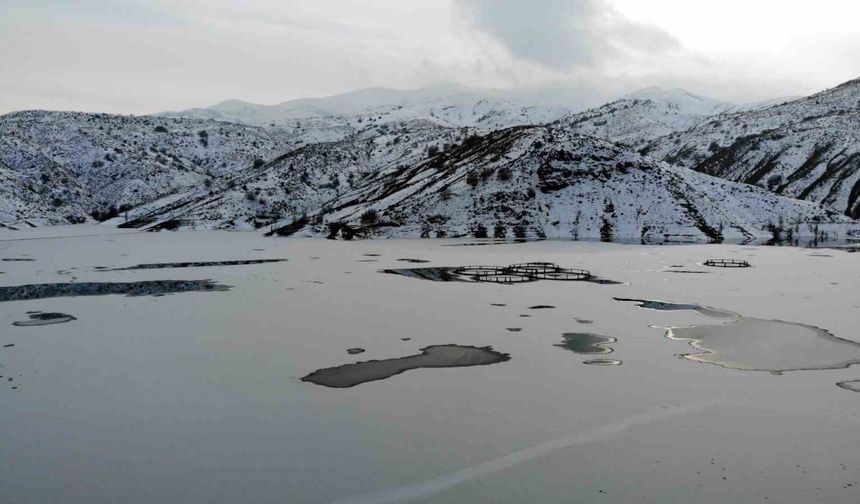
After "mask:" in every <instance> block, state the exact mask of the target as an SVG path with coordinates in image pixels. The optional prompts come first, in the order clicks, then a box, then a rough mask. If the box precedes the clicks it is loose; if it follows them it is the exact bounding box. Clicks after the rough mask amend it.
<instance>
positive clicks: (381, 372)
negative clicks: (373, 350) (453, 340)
mask: <svg viewBox="0 0 860 504" xmlns="http://www.w3.org/2000/svg"><path fill="white" fill-rule="evenodd" d="M510 358H511V357H510V355H508V354H505V353H501V352H496V351H494V350H493V349H492V348H491V347H473V346H462V345H434V346H428V347H425V348H422V349H421V353H420V354H418V355H409V356H406V357H399V358H396V359H385V360H373V361H366V362H357V363H355V364H345V365H343V366H337V367H332V368H326V369H320V370H318V371H314V372H313V373H311V374H309V375H307V376H305V377H303V378H302V381H306V382H310V383H316V384H317V385H323V386H325V387H332V388H348V387H354V386H356V385H360V384H362V383H366V382H369V381H376V380H384V379H386V378H390V377H392V376H394V375H398V374H400V373H403V372H405V371H409V370H411V369H420V368H450V367H468V366H486V365H488V364H496V363H499V362H505V361H508V360H510Z"/></svg>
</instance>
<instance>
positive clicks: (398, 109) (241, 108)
mask: <svg viewBox="0 0 860 504" xmlns="http://www.w3.org/2000/svg"><path fill="white" fill-rule="evenodd" d="M571 110H572V108H571V107H570V106H564V105H538V104H536V103H535V102H531V101H526V100H524V99H523V98H522V96H518V95H516V94H513V93H506V92H503V91H498V90H473V89H468V88H463V87H459V86H451V85H447V86H435V87H429V88H422V89H412V90H395V89H386V88H369V89H361V90H358V91H352V92H349V93H344V94H341V95H336V96H331V97H328V98H304V99H299V100H291V101H287V102H284V103H280V104H277V105H258V104H254V103H248V102H244V101H240V100H228V101H225V102H222V103H219V104H217V105H215V106H212V107H209V108H196V109H190V110H185V111H180V112H163V113H160V114H158V115H161V116H166V117H185V118H193V119H213V120H218V121H228V122H234V123H238V124H247V125H253V126H264V127H269V128H279V129H281V130H283V131H286V132H289V133H290V134H292V135H305V136H308V137H313V136H316V137H319V138H320V139H318V140H316V141H335V140H341V139H343V138H346V137H347V136H348V135H350V134H352V133H355V132H356V131H359V130H361V129H363V128H365V127H367V126H370V125H375V124H382V123H388V122H398V121H412V120H428V121H433V122H435V123H437V124H438V125H440V126H446V127H471V128H477V129H480V130H482V131H491V130H494V129H500V128H506V127H509V126H515V125H522V124H544V123H547V122H550V121H554V120H556V119H558V118H560V117H562V116H563V115H565V114H567V113H570V111H571ZM323 137H324V139H323ZM313 141H314V139H313V138H307V139H306V141H305V143H312V142H313Z"/></svg>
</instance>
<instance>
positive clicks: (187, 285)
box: [0, 280, 231, 302]
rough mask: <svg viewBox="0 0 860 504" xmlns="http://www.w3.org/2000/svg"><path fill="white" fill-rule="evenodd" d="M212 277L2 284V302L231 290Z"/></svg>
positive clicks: (0, 296) (0, 292) (0, 293)
mask: <svg viewBox="0 0 860 504" xmlns="http://www.w3.org/2000/svg"><path fill="white" fill-rule="evenodd" d="M230 288H231V287H230V286H229V285H221V284H219V283H216V282H213V281H212V280H150V281H145V282H81V283H53V284H33V285H16V286H8V287H0V302H3V301H29V300H33V299H48V298H56V297H78V296H106V295H110V294H125V295H127V296H154V295H157V294H176V293H180V292H222V291H227V290H230Z"/></svg>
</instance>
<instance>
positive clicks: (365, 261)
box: [355, 259, 379, 263]
mask: <svg viewBox="0 0 860 504" xmlns="http://www.w3.org/2000/svg"><path fill="white" fill-rule="evenodd" d="M355 262H360V263H372V262H379V260H378V259H359V260H357V261H355Z"/></svg>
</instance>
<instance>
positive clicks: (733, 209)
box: [276, 127, 848, 242]
mask: <svg viewBox="0 0 860 504" xmlns="http://www.w3.org/2000/svg"><path fill="white" fill-rule="evenodd" d="M780 219H784V220H786V221H788V222H792V223H809V224H810V225H812V224H813V223H815V222H845V221H847V220H848V219H846V218H844V217H841V216H839V215H838V214H837V213H836V212H833V211H831V210H828V209H825V208H822V207H820V206H817V205H814V204H811V203H806V202H799V201H794V200H790V199H788V198H782V197H778V196H775V195H773V194H770V193H768V192H766V191H764V190H761V189H758V188H755V187H751V186H746V185H740V184H734V183H731V182H726V181H724V180H720V179H717V178H713V177H709V176H707V175H703V174H700V173H695V172H692V171H690V170H686V169H683V168H675V167H670V166H667V165H665V164H660V163H656V162H654V161H652V160H650V159H648V158H645V157H642V156H640V155H638V154H635V153H633V152H630V151H625V150H623V149H621V148H619V147H617V146H615V145H613V144H609V143H607V142H604V141H600V140H597V139H594V138H591V137H585V136H581V135H576V134H573V133H571V132H569V131H567V130H566V129H563V128H558V127H517V128H510V129H506V130H501V131H496V132H493V133H490V134H488V135H486V136H484V137H472V138H470V139H468V140H467V141H465V142H463V144H462V145H459V146H457V147H456V148H453V149H451V150H450V151H448V152H446V153H443V154H440V155H438V156H435V157H432V158H431V159H429V160H424V161H421V162H419V163H416V164H413V165H411V166H402V167H400V168H398V169H396V170H393V171H388V172H386V173H380V174H379V175H378V176H376V177H373V178H369V179H368V180H366V181H365V182H364V183H363V184H362V185H361V186H360V187H358V188H356V189H355V190H354V191H350V192H347V193H346V194H344V195H343V196H341V197H339V198H338V199H337V200H334V201H332V202H330V203H328V204H327V205H326V208H324V209H323V210H321V211H320V212H319V213H318V214H317V215H313V216H311V218H310V219H309V220H304V219H302V220H301V221H299V222H296V221H295V219H288V220H285V221H284V222H282V223H280V224H279V225H278V226H276V229H277V231H278V232H280V233H281V234H289V233H293V232H296V231H297V230H300V229H302V227H304V228H305V229H304V231H303V233H306V234H307V233H310V234H315V233H327V232H329V231H331V230H333V231H337V229H338V227H339V226H341V225H344V224H345V225H346V226H348V228H354V229H358V230H359V232H361V233H363V234H365V235H368V236H385V237H417V236H425V237H439V236H466V235H474V236H479V237H480V236H487V235H489V236H496V237H523V236H538V237H543V236H546V237H563V238H571V237H580V238H602V239H635V240H642V241H648V242H664V241H672V240H685V241H686V240H707V241H721V240H723V239H728V238H741V239H743V238H753V237H759V236H766V235H768V234H769V232H768V231H767V227H768V226H769V225H770V224H775V223H777V222H779V221H780ZM308 222H311V223H313V222H318V223H320V225H317V226H313V225H310V226H308V225H307V223H308ZM324 223H325V224H328V225H331V226H332V227H331V229H327V228H326V226H325V225H323V224H324Z"/></svg>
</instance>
